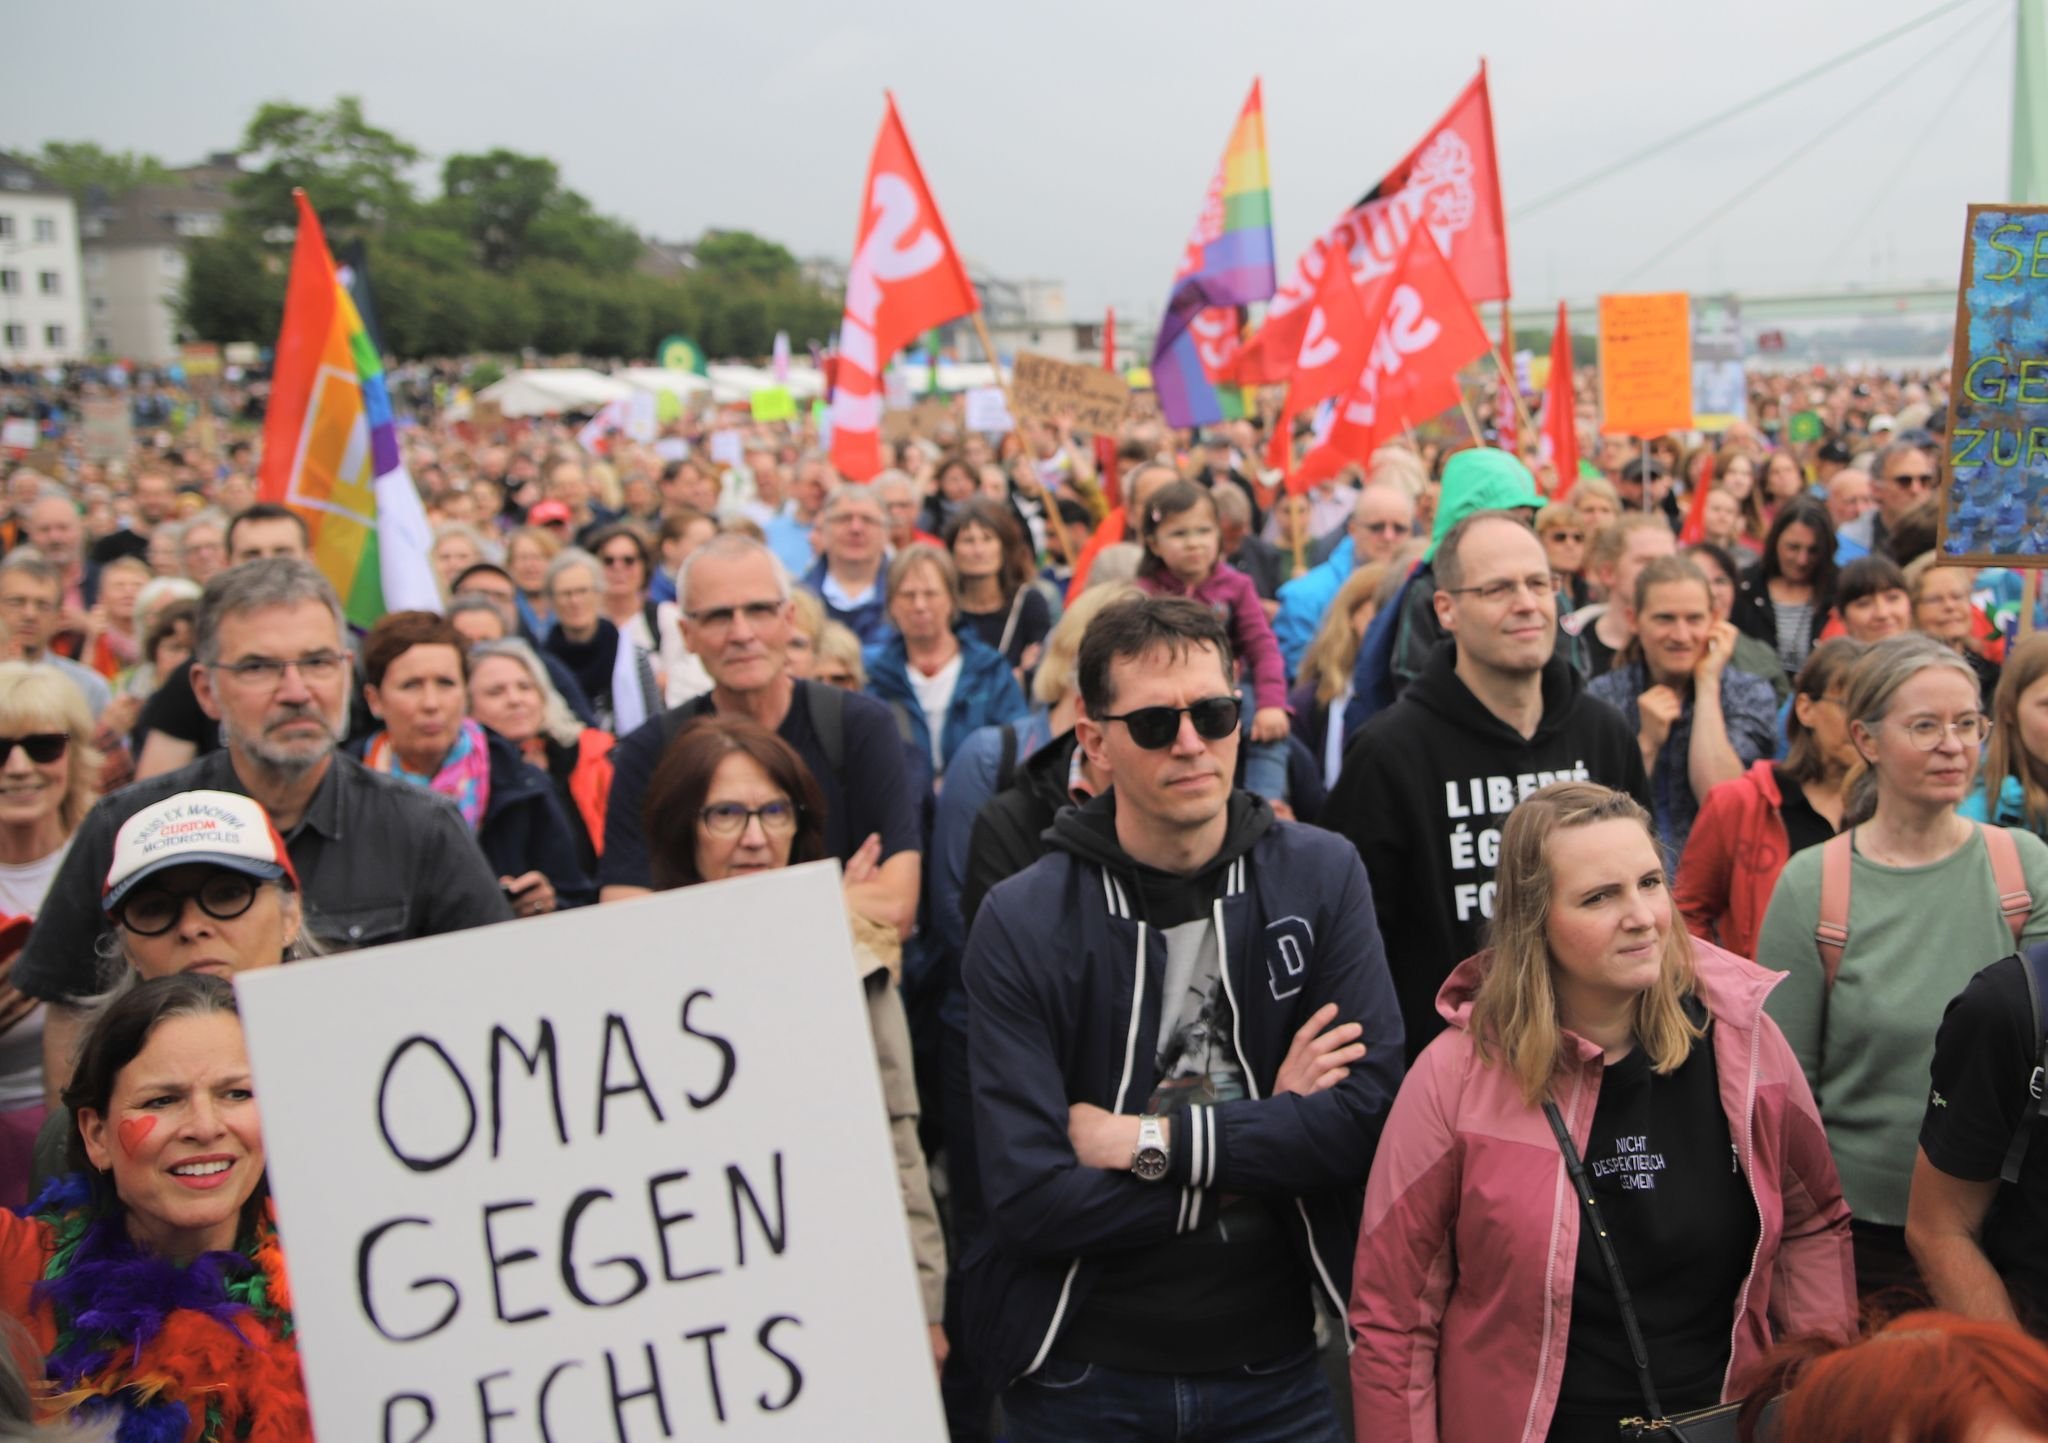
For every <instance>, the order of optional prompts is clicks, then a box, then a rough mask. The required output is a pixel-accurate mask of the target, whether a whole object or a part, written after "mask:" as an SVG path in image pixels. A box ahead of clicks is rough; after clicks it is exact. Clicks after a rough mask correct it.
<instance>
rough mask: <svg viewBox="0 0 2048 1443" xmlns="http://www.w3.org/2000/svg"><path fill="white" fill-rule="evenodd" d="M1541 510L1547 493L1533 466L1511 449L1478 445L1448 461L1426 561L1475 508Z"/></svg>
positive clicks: (1481, 509)
mask: <svg viewBox="0 0 2048 1443" xmlns="http://www.w3.org/2000/svg"><path fill="white" fill-rule="evenodd" d="M1523 506H1532V507H1536V508H1537V509H1539V510H1540V509H1541V508H1542V506H1543V496H1542V494H1541V493H1540V492H1538V491H1537V489H1536V478H1535V477H1534V476H1531V475H1530V474H1529V468H1528V467H1527V466H1524V465H1523V464H1522V463H1521V461H1520V460H1519V459H1518V458H1517V457H1516V456H1515V455H1514V454H1513V453H1512V452H1508V451H1502V450H1498V449H1496V448H1495V447H1492V446H1474V447H1473V448H1472V449H1471V450H1469V451H1460V452H1459V453H1458V454H1457V455H1455V456H1453V457H1451V459H1450V460H1448V461H1446V462H1444V479H1443V493H1442V494H1441V495H1440V496H1438V497H1437V503H1436V525H1435V526H1434V527H1432V528H1431V530H1430V536H1429V550H1427V551H1425V552H1423V553H1422V559H1423V560H1424V561H1429V560H1432V559H1433V558H1434V557H1435V556H1436V548H1437V543H1438V542H1440V541H1442V540H1443V539H1444V537H1445V535H1446V534H1448V533H1449V531H1450V529H1451V528H1452V527H1453V526H1456V525H1457V524H1458V523H1459V522H1460V521H1463V520H1464V519H1465V518H1466V517H1467V516H1470V515H1471V514H1472V513H1473V512H1475V511H1512V510H1514V509H1516V508H1517V507H1523Z"/></svg>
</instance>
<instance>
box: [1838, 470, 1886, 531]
mask: <svg viewBox="0 0 2048 1443" xmlns="http://www.w3.org/2000/svg"><path fill="white" fill-rule="evenodd" d="M1827 494H1828V519H1829V520H1830V521H1832V522H1834V523H1835V530H1836V531H1838V532H1839V531H1840V530H1841V529H1842V528H1843V527H1844V526H1847V525H1848V524H1849V523H1850V522H1852V521H1859V520H1861V519H1862V518H1863V517H1864V516H1865V515H1866V514H1868V513H1869V511H1870V509H1871V508H1872V507H1874V506H1876V505H1877V491H1876V488H1875V486H1874V485H1873V483H1872V482H1871V479H1870V473H1869V472H1868V471H1863V470H1859V469H1857V468H1856V467H1854V466H1847V467H1844V468H1843V469H1842V470H1840V471H1837V472H1836V473H1835V474H1834V475H1833V476H1831V477H1829V478H1828V488H1827Z"/></svg>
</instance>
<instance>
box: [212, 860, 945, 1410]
mask: <svg viewBox="0 0 2048 1443" xmlns="http://www.w3.org/2000/svg"><path fill="white" fill-rule="evenodd" d="M770 919H772V921H771V920H770ZM764 922H766V923H767V925H764ZM237 985H238V988H239V990H240V992H241V997H242V1015H243V1019H244V1021H245V1024H246V1026H247V1030H248V1037H249V1049H250V1056H251V1060H252V1063H253V1065H254V1069H255V1077H256V1086H257V1090H258V1095H259V1096H260V1097H261V1098H262V1100H263V1125H264V1127H263V1130H264V1138H265V1142H266V1146H267V1149H268V1156H269V1169H270V1180H271V1184H272V1187H273V1188H274V1190H275V1192H276V1196H277V1207H278V1218H279V1225H280V1228H281V1230H282V1231H283V1233H284V1236H285V1238H286V1247H287V1248H288V1250H289V1255H290V1266H291V1279H292V1293H293V1306H294V1313H295V1316H296V1320H297V1324H298V1330H299V1331H298V1341H299V1349H300V1353H301V1356H302V1358H303V1361H304V1367H305V1375H306V1385H307V1391H308V1395H309V1397H310V1400H311V1403H312V1408H313V1423H314V1428H315V1431H316V1432H317V1433H318V1434H319V1436H320V1437H322V1438H332V1439H350V1440H363V1443H545V1440H559V1443H571V1440H575V1443H594V1440H597V1439H605V1440H621V1443H623V1440H638V1439H654V1438H672V1437H686V1438H700V1437H701V1438H709V1437H717V1438H721V1439H734V1440H775V1439H789V1440H806V1443H808V1440H811V1439H818V1438H887V1439H891V1440H898V1439H901V1440H909V1443H939V1440H942V1439H943V1438H944V1437H945V1431H944V1424H943V1422H942V1419H941V1415H940V1409H939V1402H938V1390H937V1386H936V1382H935V1379H934V1376H933V1371H932V1362H931V1354H930V1350H929V1347H930V1345H929V1342H928V1335H927V1333H926V1330H925V1325H924V1316H923V1310H922V1308H921V1306H920V1303H919V1296H918V1287H917V1277H916V1269H915V1265H914V1263H913V1262H912V1259H911V1253H910V1243H909V1238H908V1233H907V1230H906V1227H905V1223H904V1218H903V1207H902V1202H901V1198H900V1195H899V1193H898V1185H897V1178H896V1168H895V1160H894V1156H893V1153H892V1151H891V1148H890V1142H889V1136H888V1123H887V1115H886V1111H885V1108H884V1105H883V1101H882V1093H881V1084H880V1081H879V1079H878V1077H877V1073H876V1065H875V1056H874V1050H873V1043H872V1041H871V1038H870V1034H869V1028H868V1020H867V1013H866V1010H865V1007H864V1004H863V999H862V995H861V988H860V984H859V982H858V980H857V978H856V974H855V967H854V962H853V957H852V952H851V942H850V938H849V934H848V929H847V922H846V912H845V908H844V905H843V902H842V900H841V895H840V888H839V874H838V871H837V869H836V868H835V867H833V866H831V865H830V864H818V865H812V866H807V867H797V868H792V869H789V870H786V871H778V872H774V873H769V874H764V875H761V876H757V877H751V878H746V879H743V880H737V881H729V882H721V883H718V884H716V885H713V886H703V887H693V888H689V889H687V890H684V891H679V892H674V893H667V894H663V895H661V896H656V897H651V898H646V899H643V900H640V901H636V902H633V903H630V904H626V905H621V906H615V907H604V908H589V909H585V910H582V911H577V912H573V913H561V914H558V915H556V916H553V917H547V918H541V919H538V920H529V921H522V922H512V923H505V924H502V925H500V926H497V927H492V928H486V929H482V930H479V931H471V932H464V933H459V934H456V935H453V936H443V937H436V938H431V939H426V940H422V941H416V942H407V943H402V944H399V945H395V946H391V947H386V948H380V949H376V950H374V951H369V952H362V953H356V954H352V955H345V956H340V957H334V958H329V959H326V960H322V961H315V962H307V963H300V964H295V965H293V966H291V967H280V968H272V969H268V970H266V971H264V972H262V973H248V974H244V976H243V977H242V978H240V979H238V983H237Z"/></svg>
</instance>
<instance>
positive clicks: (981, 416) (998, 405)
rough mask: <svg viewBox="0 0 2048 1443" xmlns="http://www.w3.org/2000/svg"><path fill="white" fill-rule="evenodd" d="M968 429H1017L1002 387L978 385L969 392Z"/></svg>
mask: <svg viewBox="0 0 2048 1443" xmlns="http://www.w3.org/2000/svg"><path fill="white" fill-rule="evenodd" d="M967 429H968V430H970V431H983V432H992V433H993V432H1003V431H1013V430H1015V429H1016V423H1015V422H1014V421H1012V420H1011V418H1010V408H1009V406H1008V405H1006V404H1005V403H1004V401H1003V388H1002V387H1000V386H976V387H975V388H974V389H973V390H971V391H969V392H968V393H967Z"/></svg>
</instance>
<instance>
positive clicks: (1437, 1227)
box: [1351, 782, 1856, 1443]
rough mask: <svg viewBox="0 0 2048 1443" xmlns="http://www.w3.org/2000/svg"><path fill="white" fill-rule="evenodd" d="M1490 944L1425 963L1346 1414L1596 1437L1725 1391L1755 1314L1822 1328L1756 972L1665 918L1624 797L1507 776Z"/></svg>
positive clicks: (1816, 1274) (1815, 1235)
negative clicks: (1423, 1033) (1418, 1041)
mask: <svg viewBox="0 0 2048 1443" xmlns="http://www.w3.org/2000/svg"><path fill="white" fill-rule="evenodd" d="M1492 943H1493V945H1492V946H1491V947H1490V948H1489V949H1488V950H1486V951H1484V952H1481V953H1479V954H1478V955H1477V956H1475V957H1472V958H1469V959H1468V960H1466V961H1465V962H1464V963H1463V964H1461V965H1460V966H1459V968H1458V969H1457V970H1456V971H1455V972H1453V973H1452V974H1451V977H1450V979H1449V980H1448V981H1447V982H1446V983H1445V984H1444V988H1443V991H1442V993H1441V994H1440V997H1439V999H1438V1008H1439V1010H1441V1011H1442V1013H1443V1014H1444V1016H1445V1017H1446V1018H1447V1019H1449V1020H1450V1022H1451V1027H1450V1029H1449V1030H1447V1031H1445V1032H1443V1033H1442V1034H1440V1035H1439V1036H1438V1037H1437V1038H1436V1039H1435V1040H1434V1041H1432V1042H1431V1043H1430V1045H1429V1046H1428V1047H1427V1048H1426V1049H1424V1051H1423V1053H1422V1056H1421V1057H1420V1058H1419V1059H1418V1060H1417V1061H1416V1064H1415V1066H1414V1067H1413V1068H1412V1069H1411V1070H1410V1071H1409V1074H1408V1078H1407V1081H1406V1082H1405V1083H1404V1084H1403V1086H1402V1088H1401V1093H1400V1096H1399V1097H1398V1098H1397V1099H1396V1100H1395V1103H1394V1109H1393V1112H1392V1114H1391V1115H1390V1116H1389V1117H1388V1120H1387V1127H1386V1131H1385V1133H1384V1135H1383V1136H1382V1138H1381V1140H1380V1145H1379V1150H1378V1152H1377V1154H1376V1155H1375V1156H1374V1159H1373V1168H1372V1176H1371V1179H1370V1180H1369V1181H1368V1183H1367V1184H1366V1193H1365V1214H1364V1218H1363V1222H1362V1225H1361V1230H1360V1234H1359V1240H1358V1258H1357V1266H1356V1269H1355V1271H1354V1275H1353V1276H1354V1281H1353V1285H1352V1294H1351V1323H1352V1326H1353V1328H1354V1329H1356V1330H1357V1335H1358V1342H1357V1346H1356V1347H1355V1349H1354V1350H1353V1352H1352V1355H1351V1386H1352V1398H1353V1410H1354V1413H1355V1417H1356V1425H1357V1430H1358V1436H1359V1437H1361V1438H1373V1439H1382V1440H1407V1439H1420V1438H1430V1439H1434V1438H1437V1437H1443V1438H1460V1439H1463V1438H1488V1439H1491V1438H1525V1439H1533V1438H1544V1439H1548V1440H1550V1443H1578V1440H1595V1439H1597V1440H1600V1443H1607V1440H1611V1439H1613V1438H1614V1437H1616V1436H1617V1429H1618V1424H1619V1421H1620V1420H1621V1419H1622V1418H1624V1417H1628V1416H1634V1417H1644V1418H1650V1419H1657V1418H1660V1417H1669V1416H1671V1415H1673V1414H1683V1413H1685V1412H1687V1411H1691V1410H1695V1409H1701V1408H1709V1407H1714V1406H1716V1405H1720V1404H1725V1403H1728V1402H1730V1401H1733V1400H1735V1399H1738V1398H1739V1397H1740V1396H1741V1394H1740V1393H1739V1392H1738V1391H1737V1389H1738V1388H1739V1386H1740V1385H1741V1383H1742V1381H1743V1375H1744V1374H1745V1373H1746V1372H1747V1371H1748V1370H1749V1368H1750V1367H1751V1366H1752V1365H1753V1364H1755V1363H1756V1362H1757V1361H1758V1360H1759V1359H1760V1358H1762V1357H1763V1355H1764V1354H1765V1353H1766V1352H1767V1351H1768V1349H1769V1348H1770V1346H1771V1344H1772V1342H1773V1340H1774V1338H1776V1337H1780V1336H1787V1335H1791V1334H1796V1333H1807V1332H1821V1333H1827V1334H1831V1335H1835V1336H1847V1335H1848V1334H1849V1332H1850V1331H1851V1329H1853V1327H1854V1326H1855V1316H1856V1309H1855V1291H1854V1287H1853V1281H1852V1277H1851V1273H1850V1250H1849V1233H1848V1229H1849V1213H1848V1209H1847V1207H1846V1206H1844V1204H1843V1202H1842V1197H1841V1189H1840V1186H1839V1184H1838V1182H1837V1180H1836V1177H1835V1169H1834V1163H1833V1160H1832V1159H1831V1158H1830V1156H1829V1153H1828V1140H1827V1136H1826V1134H1825V1133H1824V1132H1823V1131H1822V1129H1821V1125H1820V1118H1819V1115H1818V1112H1817V1111H1816V1109H1815V1107H1814V1102H1813V1097H1812V1094H1811V1093H1810V1092H1808V1090H1807V1087H1806V1083H1805V1080H1804V1079H1803V1078H1802V1077H1801V1075H1800V1070H1799V1065H1798V1062H1797V1060H1796V1059H1795V1058H1794V1057H1793V1055H1792V1051H1791V1049H1790V1048H1789V1047H1788V1046H1787V1045H1786V1043H1785V1039H1784V1037H1783V1036H1782V1035H1780V1033H1779V1031H1778V1028H1777V1026H1776V1024H1775V1023H1774V1022H1772V1020H1771V1019H1770V1017H1769V1016H1767V1015H1766V1014H1765V1012H1764V1008H1763V1004H1764V998H1765V996H1766V995H1767V994H1768V993H1769V992H1770V990H1771V988H1772V987H1773V986H1774V985H1775V984H1776V981H1777V979H1776V978H1774V977H1772V975H1771V974H1769V973H1767V972H1765V971H1763V970H1762V969H1761V968H1758V967H1756V966H1755V965H1754V964H1752V963H1750V962H1747V961H1744V960H1743V959H1742V958H1740V957H1737V956H1735V955H1734V954H1732V953H1729V952H1724V951H1723V950H1721V949H1720V948H1719V947H1716V946H1714V945H1712V944H1711V943H1707V942H1701V941H1697V940H1695V939H1692V938H1689V937H1687V935H1686V933H1685V929H1684V928H1683V927H1682V926H1681V925H1679V922H1678V919H1677V917H1676V915H1675V912H1674V908H1673V906H1672V902H1671V897H1670V893H1669V891H1668V890H1667V888H1666V886H1665V877H1664V868H1663V863H1662V859H1661V854H1660V851H1659V848H1658V845H1657V840H1656V837H1655V836H1654V834H1653V833H1652V831H1651V827H1650V818H1649V815H1648V813H1646V812H1645V811H1644V810H1643V809H1642V807H1641V806H1639V805H1638V804H1637V803H1636V802H1635V801H1633V800H1632V799H1631V798H1629V797H1628V796H1627V795H1625V794H1624V793H1621V792H1616V791H1612V790H1610V789H1608V788H1606V787H1603V786H1600V785H1598V784H1596V783H1591V782H1559V783H1556V784H1554V785H1551V786H1548V787H1544V788H1542V789H1541V790H1539V791H1536V792H1534V793H1532V794H1530V796H1529V797H1527V798H1526V799H1525V800H1523V802H1522V803H1521V804H1520V805H1519V806H1517V807H1516V808H1515V810H1514V811H1513V812H1511V813H1510V814H1509V815H1508V820H1507V825H1506V827H1505V828H1504V829H1503V831H1502V835H1501V841H1500V865H1499V869H1498V872H1497V874H1496V891H1495V893H1494V898H1493V929H1492ZM1645 1338H1647V1339H1648V1340H1649V1341H1648V1343H1647V1345H1646V1344H1645V1343H1644V1341H1643V1340H1644V1339H1645Z"/></svg>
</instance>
